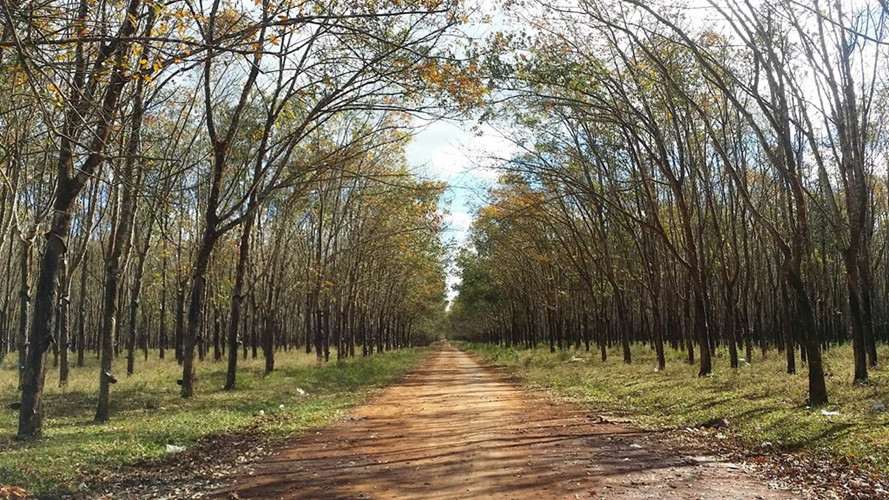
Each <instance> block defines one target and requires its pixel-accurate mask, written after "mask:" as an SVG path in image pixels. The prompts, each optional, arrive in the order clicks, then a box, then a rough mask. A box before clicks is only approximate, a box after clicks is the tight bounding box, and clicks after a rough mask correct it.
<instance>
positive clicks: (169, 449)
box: [167, 444, 185, 453]
mask: <svg viewBox="0 0 889 500" xmlns="http://www.w3.org/2000/svg"><path fill="white" fill-rule="evenodd" d="M183 451H185V447H184V446H176V445H175V444H168V445H167V453H182V452H183Z"/></svg>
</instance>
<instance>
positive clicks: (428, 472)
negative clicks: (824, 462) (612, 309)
mask: <svg viewBox="0 0 889 500" xmlns="http://www.w3.org/2000/svg"><path fill="white" fill-rule="evenodd" d="M663 441H664V438H663V437H658V436H657V435H655V434H653V433H646V432H643V431H638V430H633V429H628V428H625V427H621V426H619V425H615V424H612V423H609V422H607V421H602V420H601V419H598V418H590V417H589V413H588V412H586V411H582V410H581V409H579V408H578V407H574V406H571V405H567V404H557V403H553V402H551V401H548V400H546V399H544V398H542V397H540V396H539V395H535V394H533V393H531V392H529V391H524V390H521V389H519V388H517V387H515V386H514V385H512V384H510V383H509V382H508V381H507V380H506V379H505V378H504V377H503V376H501V375H500V374H498V373H496V372H495V371H494V370H491V369H489V368H486V367H484V366H482V365H480V364H479V363H478V362H476V361H475V360H474V359H472V358H471V357H470V356H469V355H467V354H466V353H464V352H461V351H459V350H457V349H455V348H454V347H452V346H450V345H449V344H443V345H441V346H440V347H439V348H438V350H437V351H436V352H435V354H434V355H433V356H432V359H430V360H429V361H428V362H427V363H426V364H425V365H424V366H423V367H421V368H420V369H419V370H418V371H417V372H415V373H414V374H413V375H412V376H410V377H408V378H407V379H406V380H405V381H404V382H403V383H401V384H399V385H397V386H394V387H391V388H388V389H386V390H385V391H383V393H382V394H381V395H380V396H379V397H378V398H376V399H375V400H373V401H372V402H371V403H369V404H367V405H365V406H362V407H360V408H358V409H357V410H355V411H354V412H353V413H352V415H351V416H350V417H348V418H347V419H345V420H343V421H340V422H337V423H335V424H333V425H330V426H328V427H326V428H324V429H320V430H317V431H313V432H310V433H307V434H304V435H302V436H301V437H299V438H297V439H296V440H295V441H294V442H293V443H291V445H289V446H288V447H286V448H285V449H282V450H281V452H280V453H279V454H278V455H276V456H273V457H270V458H268V459H266V460H265V461H263V462H260V463H258V464H257V466H256V469H255V472H254V474H252V475H250V476H247V477H244V478H241V479H240V480H238V481H237V482H235V484H233V485H232V486H230V487H228V488H226V489H225V490H222V491H218V492H216V496H217V497H219V498H226V497H230V498H269V499H271V498H285V499H296V498H325V499H327V498H354V499H359V498H364V499H467V498H533V499H543V498H571V499H574V498H584V499H587V498H706V499H718V498H737V499H742V498H743V499H753V498H763V499H777V498H795V496H794V495H793V494H791V493H788V492H784V491H777V490H774V489H770V488H769V487H768V486H766V485H765V484H764V481H762V480H761V479H759V478H757V477H756V476H755V475H754V474H752V473H750V472H749V471H747V470H745V469H744V468H743V467H741V466H737V465H734V464H731V463H726V462H722V461H720V460H718V459H716V458H714V457H702V456H694V455H691V456H690V455H689V454H687V453H680V452H676V451H672V450H671V449H669V448H668V447H667V446H666V445H665V444H664V442H663Z"/></svg>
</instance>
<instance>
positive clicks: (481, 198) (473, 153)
mask: <svg viewBox="0 0 889 500" xmlns="http://www.w3.org/2000/svg"><path fill="white" fill-rule="evenodd" d="M474 125H475V122H474V121H472V120H467V121H463V122H457V121H444V120H439V121H434V122H429V123H426V124H423V128H422V129H420V131H419V132H417V133H416V134H415V135H414V140H413V141H412V142H411V143H410V144H409V145H408V147H407V158H408V162H409V163H410V165H411V169H412V170H413V171H414V172H415V173H416V174H417V175H419V176H421V177H424V178H429V179H434V180H439V181H444V182H446V183H447V184H448V186H449V188H448V191H447V194H446V195H445V200H444V201H443V203H442V207H441V209H442V211H444V212H445V213H446V216H445V221H446V223H447V229H446V231H445V233H444V240H445V242H446V243H450V244H452V248H453V249H454V250H456V249H457V248H459V246H460V245H463V244H465V243H466V239H467V235H468V231H469V228H470V225H471V224H472V217H473V214H474V212H475V210H476V209H477V208H478V207H479V206H481V205H482V204H484V202H485V199H486V196H487V190H488V188H489V187H491V186H492V185H493V184H494V182H495V181H496V180H497V172H496V170H495V169H494V168H493V166H494V163H495V162H494V160H492V159H491V158H492V157H500V158H503V157H508V156H509V151H512V150H513V148H514V145H513V144H512V142H510V141H509V140H508V139H506V138H504V137H503V136H502V135H501V134H500V133H499V132H498V131H496V130H495V129H493V128H491V127H489V126H484V125H483V126H481V127H479V129H478V130H477V131H475V130H473V126H474ZM458 281H459V277H458V276H457V275H456V274H455V273H454V270H453V269H452V270H451V272H450V273H449V275H448V285H449V292H448V299H449V300H450V299H452V298H453V297H454V295H455V293H454V292H453V291H451V290H450V287H451V286H453V285H454V284H456V283H457V282H458Z"/></svg>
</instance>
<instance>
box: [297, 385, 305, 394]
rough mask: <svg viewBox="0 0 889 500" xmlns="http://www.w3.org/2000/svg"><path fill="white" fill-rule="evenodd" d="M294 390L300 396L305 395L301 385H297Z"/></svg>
mask: <svg viewBox="0 0 889 500" xmlns="http://www.w3.org/2000/svg"><path fill="white" fill-rule="evenodd" d="M296 392H297V393H298V394H299V395H300V396H305V395H306V391H304V390H303V389H302V387H297V388H296Z"/></svg>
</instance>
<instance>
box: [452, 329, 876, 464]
mask: <svg viewBox="0 0 889 500" xmlns="http://www.w3.org/2000/svg"><path fill="white" fill-rule="evenodd" d="M462 346H463V347H464V348H466V349H468V350H470V351H471V352H474V353H475V354H477V355H479V356H480V357H481V358H483V359H484V360H486V361H487V362H489V363H492V364H497V365H501V366H503V367H505V368H506V369H507V370H508V371H509V372H510V373H512V374H513V375H515V376H516V377H517V378H519V379H520V380H521V381H523V382H524V383H526V384H528V385H531V386H534V387H538V388H544V389H547V390H549V391H550V392H552V393H553V394H554V395H556V396H557V397H560V398H562V399H566V400H570V401H574V402H578V403H581V404H583V405H586V406H588V407H591V408H593V409H596V410H599V411H604V412H608V413H615V414H621V415H624V416H629V417H631V418H633V420H634V422H635V423H636V424H637V425H640V426H642V427H644V428H664V427H684V426H695V425H698V424H701V423H703V422H706V421H708V420H711V419H718V418H725V419H727V420H728V421H729V427H728V429H727V430H725V431H723V432H724V433H726V434H730V435H732V436H733V437H735V438H736V439H737V440H738V441H740V443H741V444H742V445H743V446H747V447H757V448H758V447H761V446H762V445H763V443H764V442H766V441H768V442H770V443H772V445H773V446H775V447H776V448H778V449H783V450H789V451H803V452H812V453H818V454H826V456H828V457H830V458H832V459H839V460H844V461H845V462H846V463H849V464H850V465H869V466H873V467H875V468H876V469H877V470H879V471H881V472H882V473H884V474H885V473H887V472H889V411H887V410H878V409H876V408H875V407H874V405H875V404H877V403H885V404H886V405H887V406H889V370H885V369H878V370H873V371H871V381H872V385H870V386H853V385H852V383H851V382H852V375H853V366H852V350H851V347H848V346H844V347H837V348H832V349H830V350H829V351H827V352H825V354H824V362H825V369H826V371H828V372H830V373H832V376H830V377H828V379H827V390H828V396H829V398H830V403H831V404H830V405H828V406H827V407H825V408H809V407H806V406H805V403H804V401H805V400H806V390H807V383H808V381H807V378H806V367H805V365H801V366H800V365H798V367H797V369H798V374H797V375H788V374H787V373H786V364H785V363H786V361H785V357H784V355H783V354H782V353H779V352H777V351H770V352H768V353H767V354H766V355H765V356H762V354H761V353H759V352H757V353H755V355H754V357H753V359H752V360H749V361H750V362H751V365H750V366H745V367H742V368H740V369H738V370H732V369H731V368H729V366H728V354H727V352H724V351H719V352H717V353H716V356H715V358H714V372H713V375H712V376H709V377H700V378H699V377H697V369H698V368H697V367H696V366H690V365H688V364H686V363H684V361H683V359H684V358H683V353H680V352H672V353H670V354H669V356H670V357H669V358H668V360H667V367H666V369H665V370H664V371H660V372H658V371H656V370H655V367H656V366H657V362H656V359H657V358H656V356H655V353H654V351H653V350H651V349H649V348H647V347H645V346H635V347H634V350H633V363H632V364H630V365H626V364H624V363H623V362H622V356H621V354H620V352H618V350H614V351H611V352H609V357H608V361H607V362H605V363H602V362H601V360H600V358H599V357H598V356H599V354H598V352H590V353H586V352H583V351H582V350H580V351H575V350H569V351H563V352H557V353H553V354H551V353H550V352H549V349H548V347H546V348H545V347H543V346H541V347H539V348H537V349H529V350H524V349H512V348H506V347H501V346H494V345H490V344H462ZM879 356H880V358H879V359H881V360H884V361H885V360H889V347H887V346H881V347H880V351H879ZM572 358H575V360H572ZM576 358H584V359H583V361H577V360H576ZM823 409H827V410H830V411H838V412H839V414H838V415H835V416H824V415H822V413H821V411H822V410H823Z"/></svg>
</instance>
